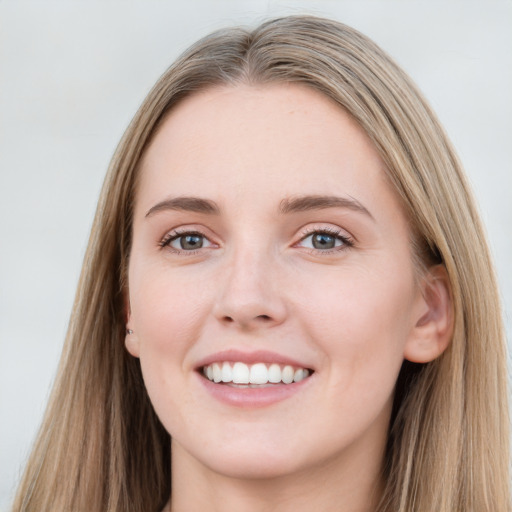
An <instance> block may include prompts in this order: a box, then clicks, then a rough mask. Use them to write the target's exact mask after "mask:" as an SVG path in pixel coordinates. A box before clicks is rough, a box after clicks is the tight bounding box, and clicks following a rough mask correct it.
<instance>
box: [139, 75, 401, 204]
mask: <svg viewBox="0 0 512 512" xmlns="http://www.w3.org/2000/svg"><path fill="white" fill-rule="evenodd" d="M141 172H142V175H141V179H140V188H139V191H138V203H144V204H143V205H141V207H143V208H144V207H150V206H151V202H154V201H156V200H158V199H161V197H162V195H163V194H172V195H177V196H178V195H187V196H190V195H193V196H198V195H201V196H207V197H212V198H213V199H215V200H216V201H219V202H221V203H222V201H224V200H226V201H228V200H230V199H232V198H233V195H236V197H237V199H238V200H239V201H242V202H245V206H246V207H248V205H250V204H253V203H254V202H255V201H256V200H258V201H260V202H261V201H263V202H265V200H267V201H268V202H269V203H270V202H271V201H274V202H275V201H278V200H281V199H282V198H283V197H289V196H294V195H301V194H304V193H307V194H318V195H325V194H339V195H351V196H359V197H360V198H365V199H366V200H367V201H371V202H373V201H374V200H376V199H377V198H378V197H379V196H382V195H383V194H384V195H390V194H391V191H390V190H389V186H388V184H387V180H386V179H385V169H384V165H383V163H382V161H381V159H380V157H379V155H378V153H377V151H376V150H375V148H374V147H373V145H372V143H371V141H370V140H369V138H368V136H367V135H366V134H365V133H364V131H363V130H362V129H361V128H360V127H359V125H358V124H357V123H356V122H355V121H354V120H353V119H352V118H351V117H350V115H349V114H348V113H347V112H345V111H344V110H343V109H342V108H341V107H339V106H338V105H336V104H335V103H334V102H333V101H332V100H331V99H329V98H327V97H325V96H324V95H322V94H320V93H319V92H317V91H314V90H312V89H310V88H308V87H305V86H300V85H296V84H277V85H275V84H274V85H264V86H249V85H236V86H222V87H215V88H212V89H208V90H205V91H202V92H200V93H197V94H194V95H192V96H191V97H189V98H187V99H185V100H184V101H183V102H181V103H179V104H178V105H177V106H176V107H175V108H174V109H173V110H172V112H171V113H170V114H169V115H168V116H167V118H166V119H165V120H164V122H163V123H162V125H161V126H160V128H159V130H158V132H157V133H156V135H155V137H154V139H153V141H152V143H151V144H150V146H149V148H148V150H147V152H146V154H145V156H144V159H143V163H142V166H141Z"/></svg>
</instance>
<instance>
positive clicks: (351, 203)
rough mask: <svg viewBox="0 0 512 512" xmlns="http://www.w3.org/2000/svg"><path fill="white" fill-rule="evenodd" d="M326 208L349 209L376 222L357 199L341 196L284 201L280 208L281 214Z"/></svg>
mask: <svg viewBox="0 0 512 512" xmlns="http://www.w3.org/2000/svg"><path fill="white" fill-rule="evenodd" d="M326 208H348V209H349V210H353V211H355V212H359V213H363V214H365V215H367V216H368V217H370V218H371V219H372V220H375V219H374V217H373V215H372V214H371V213H370V212H369V211H368V209H367V208H365V207H364V206H363V205H362V204H361V203H360V202H359V201H358V200H357V199H354V198H353V197H350V196H349V197H339V196H319V195H312V196H299V197H292V198H287V199H283V200H282V201H281V204H280V206H279V210H280V211H281V213H292V212H305V211H308V210H323V209H326Z"/></svg>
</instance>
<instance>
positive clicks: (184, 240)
mask: <svg viewBox="0 0 512 512" xmlns="http://www.w3.org/2000/svg"><path fill="white" fill-rule="evenodd" d="M180 245H181V248H182V249H200V248H201V247H202V246H203V237H202V236H200V235H185V236H182V237H181V239H180Z"/></svg>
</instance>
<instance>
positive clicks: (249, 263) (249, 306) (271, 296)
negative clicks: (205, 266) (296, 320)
mask: <svg viewBox="0 0 512 512" xmlns="http://www.w3.org/2000/svg"><path fill="white" fill-rule="evenodd" d="M226 267H227V268H226V269H225V272H223V278H222V279H221V286H220V290H219V295H218V299H217V302H216V303H215V305H214V315H215V317H216V318H217V319H218V320H219V321H220V322H221V323H223V324H225V325H228V324H232V325H233V326H234V327H235V326H236V327H238V328H239V329H241V330H244V331H253V330H256V329H260V328H268V327H274V326H277V325H279V324H281V323H282V322H283V321H284V320H285V318H286V304H285V300H284V294H283V292H284V290H283V286H282V279H280V277H279V272H278V269H276V258H272V257H271V256H270V255H265V254H261V253H256V252H254V251H244V252H242V251H240V252H239V253H238V254H236V255H234V256H233V258H232V259H231V261H229V262H227V263H226Z"/></svg>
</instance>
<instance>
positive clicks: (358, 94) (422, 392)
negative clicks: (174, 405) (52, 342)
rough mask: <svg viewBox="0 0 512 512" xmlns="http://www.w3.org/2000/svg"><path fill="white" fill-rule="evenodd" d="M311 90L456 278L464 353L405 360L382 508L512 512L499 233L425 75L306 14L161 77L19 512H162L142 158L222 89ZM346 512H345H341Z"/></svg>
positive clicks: (224, 40)
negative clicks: (142, 302)
mask: <svg viewBox="0 0 512 512" xmlns="http://www.w3.org/2000/svg"><path fill="white" fill-rule="evenodd" d="M279 82H283V83H296V84H301V85H304V86H307V87H310V88H312V89H314V90H316V91H319V92H320V93H322V94H324V95H325V96H327V97H329V98H330V99H332V100H333V101H334V102H335V103H336V104H338V105H339V107H340V108H342V109H345V111H347V112H348V113H349V114H350V115H351V116H352V117H353V118H354V119H355V120H356V121H357V122H358V123H359V125H360V126H361V127H362V129H363V130H364V131H365V132H366V133H367V135H368V136H369V137H370V139H371V140H372V142H373V144H374V145H375V147H376V149H377V151H378V152H379V154H380V156H381V158H382V160H383V162H384V163H385V165H386V171H387V175H388V179H389V181H390V183H391V186H392V187H393V188H394V189H395V191H396V193H397V195H398V197H399V198H400V201H401V203H402V205H403V207H404V209H405V212H406V214H407V216H408V219H409V222H410V226H411V233H413V234H414V236H412V237H411V243H412V244H413V249H414V254H415V259H416V260H417V263H418V264H419V265H418V267H421V266H423V267H428V265H430V264H432V263H434V262H435V263H437V264H442V265H444V266H445V267H446V270H447V274H448V278H449V282H450V286H451V294H452V300H453V308H454V319H455V320H454V322H455V324H454V334H453V338H452V340H451V343H450V346H449V348H448V349H447V350H446V351H445V352H444V353H443V354H442V355H441V356H440V357H438V358H437V359H436V360H434V361H432V362H430V363H426V364H413V363H409V362H407V361H404V363H403V366H402V369H401V372H400V375H399V378H398V381H397V385H396V390H395V399H394V405H393V412H392V417H391V422H390V426H389V436H388V444H387V450H386V454H385V459H384V461H383V466H382V472H383V477H384V481H385V489H384V495H383V497H382V500H381V503H380V505H379V507H378V512H434V511H435V512H454V511H460V512H501V511H506V510H509V485H508V484H509V473H508V468H509V418H508V409H507V407H508V404H507V378H506V354H505V335H504V329H503V323H502V319H501V306H500V301H499V294H498V290H497V284H496V279H495V275H494V271H493V266H492V262H491V258H490V255H489V250H488V247H487V244H486V237H485V234H484V231H483V229H482V225H481V221H480V220H479V217H478V213H477V209H476V207H475V204H474V200H473V198H472V196H471V192H470V190H469V188H468V185H467V182H466V178H465V177H464V174H463V171H462V168H461V165H460V163H459V161H458V159H457V156H456V154H455V152H454V150H453V149H452V146H451V144H450V142H449V140H448V138H447V136H446V134H445V133H444V130H443V129H442V127H441V125H440V123H439V122H438V120H437V118H436V116H435V114H434V113H433V112H432V110H431V109H430V107H429V106H428V104H427V102H426V101H425V99H424V98H423V96H422V95H421V93H420V92H419V91H418V89H417V87H416V86H415V85H414V84H413V83H412V81H411V80H410V78H409V77H408V76H407V75H406V74H405V73H404V72H403V71H402V70H401V69H400V68H399V67H398V66H397V65H396V64H395V63H394V62H393V60H391V59H390V58H389V57H388V56H387V55H386V54H385V53H384V52H383V51H382V50H381V49H380V48H379V47H378V46H377V45H376V44H375V43H373V42H372V41H371V40H369V39H368V38H367V37H365V36H364V35H362V34H360V33H359V32H357V31H356V30H354V29H352V28H350V27H347V26H345V25H343V24H341V23H338V22H336V21H332V20H328V19H322V18H317V17H313V16H290V17H283V18H278V19H274V20H270V21H267V22H265V23H263V24H262V25H260V26H258V27H257V28H255V29H250V30H246V29H242V28H231V29H226V30H221V31H217V32H215V33H213V34H211V35H209V36H207V37H206V38H204V39H202V40H200V41H199V42H197V43H196V44H195V45H193V46H192V47H191V48H189V49H188V50H187V51H186V52H185V53H184V54H183V55H182V56H181V57H180V58H179V59H178V60H177V61H176V62H175V63H174V64H173V65H172V66H171V67H170V68H169V69H168V70H167V71H166V72H165V73H164V75H163V76H162V77H161V78H160V79H159V80H158V82H157V83H156V85H155V86H154V88H153V89H152V90H151V92H150V93H149V95H148V96H147V98H146V99H145V101H144V102H143V104H142V106H141V107H140V109H139V110H138V112H137V113H136V115H135V117H134V118H133V120H132V122H131V124H130V125H129V127H128V128H127V130H126V132H125V134H124V136H123V138H122V140H121V142H120V144H119V146H118V148H117V150H116V152H115V154H114V156H113V159H112V162H111V165H110V167H109V170H108V173H107V176H106V179H105V183H104V186H103V189H102V192H101V196H100V199H99V204H98V208H97V212H96V216H95V220H94V224H93V227H92V232H91V235H90V240H89V244H88V248H87V251H86V255H85V259H84V263H83V269H82V273H81V277H80V280H79V283H78V290H77V294H76V298H75V303H74V307H73V311H72V315H71V320H70V324H69V330H68V333H67V337H66V341H65V345H64V350H63V354H62V358H61V361H60V364H59V368H58V373H57V377H56V379H55V383H54V386H53V390H52V393H51V397H50V400H49V403H48V406H47V410H46V414H45V416H44V419H43V422H42V425H41V427H40V431H39V434H38V436H37V439H36V441H35V444H34V447H33V450H32V453H31V455H30V457H29V460H28V462H27V465H26V468H25V472H24V475H23V477H22V480H21V483H20V485H19V488H18V492H17V495H16V498H15V503H14V508H13V510H14V511H15V512H22V511H23V512H29V511H30V512H36V511H37V512H50V511H52V512H55V511H74V512H82V511H83V512H85V511H87V512H90V511H95V512H96V511H101V512H107V511H108V512H114V511H115V512H120V511H126V512H128V511H129V512H148V511H149V512H158V511H160V510H161V509H162V508H163V506H164V505H165V503H166V502H167V501H168V499H169V496H170V494H171V492H172V489H171V464H170V459H171V448H170V436H169V434H168V433H167V432H166V431H165V429H164V428H163V426H162V425H161V423H160V421H159V420H158V418H157V416H156V415H155V413H154V411H153V408H152V405H151V403H150V400H149V398H148V395H147V393H146V390H145V387H144V383H143V379H142V374H141V370H140V365H139V361H138V360H137V359H135V358H133V357H131V356H130V355H129V354H128V353H127V351H126V349H125V347H124V339H125V322H126V318H125V309H126V308H125V296H126V287H127V282H126V275H127V266H128V259H129V255H130V245H131V231H132V214H133V203H134V196H135V193H136V189H137V178H138V173H139V168H140V162H141V158H142V156H143V155H144V152H145V149H146V148H147V147H148V145H149V143H150V142H151V140H152V137H153V135H154V133H155V131H156V130H157V129H158V126H159V124H160V123H161V122H162V120H163V119H164V118H165V116H166V115H167V114H168V113H169V112H171V111H172V109H173V107H174V106H175V105H176V104H177V103H179V102H180V101H181V100H183V99H184V98H186V97H188V96H190V95H192V94H194V93H195V92H196V91H200V90H204V89H206V88H209V87H214V86H216V85H236V84H239V83H244V84H258V85H263V84H269V83H279ZM340 510H341V508H340Z"/></svg>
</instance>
